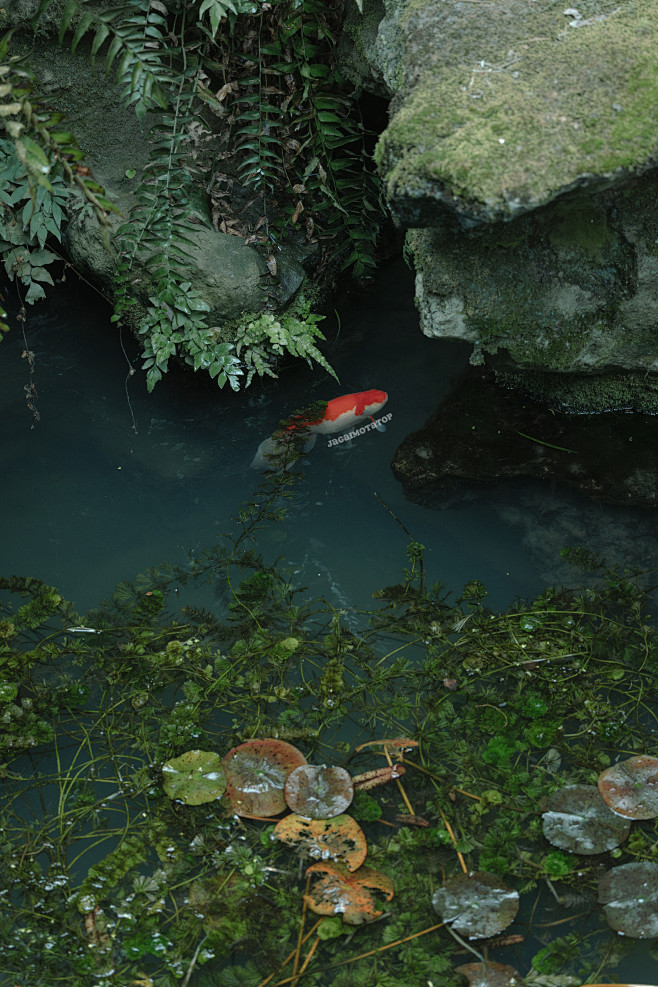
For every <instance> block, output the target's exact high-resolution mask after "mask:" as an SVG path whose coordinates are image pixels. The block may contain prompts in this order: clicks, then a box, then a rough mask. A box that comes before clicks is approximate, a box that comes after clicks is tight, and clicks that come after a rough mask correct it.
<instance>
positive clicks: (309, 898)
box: [304, 861, 393, 925]
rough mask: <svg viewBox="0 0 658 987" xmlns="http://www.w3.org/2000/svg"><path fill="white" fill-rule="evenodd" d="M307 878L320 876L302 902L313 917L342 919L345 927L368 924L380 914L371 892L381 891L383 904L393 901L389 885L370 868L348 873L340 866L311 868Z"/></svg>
mask: <svg viewBox="0 0 658 987" xmlns="http://www.w3.org/2000/svg"><path fill="white" fill-rule="evenodd" d="M306 873H307V874H323V875H324V876H323V877H321V878H320V880H319V881H316V882H315V884H314V885H313V887H312V888H311V891H310V893H309V894H305V895H304V901H305V902H306V904H307V905H308V907H309V908H310V909H311V911H313V912H315V913H316V914H317V915H342V917H343V922H345V923H347V925H361V924H362V923H363V922H372V921H373V919H376V918H379V916H380V915H381V914H382V913H381V911H380V910H379V909H378V908H377V906H376V904H375V900H374V898H373V896H372V894H371V891H381V892H382V893H383V894H384V895H385V896H386V900H387V901H390V900H391V898H392V897H393V881H392V880H391V879H390V877H387V876H386V874H382V873H381V871H378V870H375V869H374V867H359V869H358V870H356V871H354V872H352V873H350V871H349V870H348V869H347V868H346V867H343V865H342V864H340V863H337V862H336V863H333V862H329V861H327V862H324V863H320V864H312V865H311V866H310V867H309V868H308V870H307V871H306Z"/></svg>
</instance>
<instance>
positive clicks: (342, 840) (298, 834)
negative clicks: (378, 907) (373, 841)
mask: <svg viewBox="0 0 658 987" xmlns="http://www.w3.org/2000/svg"><path fill="white" fill-rule="evenodd" d="M272 835H273V836H274V837H275V839H277V840H281V842H282V843H286V844H287V845H288V846H291V847H294V849H296V850H298V851H300V852H304V853H307V854H308V855H309V857H313V859H314V860H336V861H341V862H342V863H343V864H344V865H345V867H346V869H347V870H348V871H355V870H356V869H357V868H358V867H360V866H361V864H362V863H363V861H364V860H365V859H366V854H367V852H368V845H367V843H366V838H365V834H364V832H363V830H362V829H361V827H360V826H359V824H358V823H357V822H356V820H355V819H353V818H352V816H348V815H340V816H334V817H333V819H309V818H307V817H306V816H299V815H297V814H296V813H294V812H293V813H292V814H291V815H289V816H286V817H285V818H284V819H281V820H280V821H279V822H278V823H277V824H276V826H275V827H274V831H273V833H272Z"/></svg>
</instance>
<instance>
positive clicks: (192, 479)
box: [0, 262, 658, 610]
mask: <svg viewBox="0 0 658 987" xmlns="http://www.w3.org/2000/svg"><path fill="white" fill-rule="evenodd" d="M337 310H338V314H339V318H337V317H336V315H335V314H331V315H329V316H328V317H327V319H326V320H325V322H324V323H323V324H322V328H323V329H324V332H325V335H326V337H327V344H326V347H325V352H326V355H327V357H328V359H329V361H330V362H331V363H332V365H333V366H334V367H335V368H336V370H337V372H338V374H339V377H340V381H341V383H340V385H337V384H336V383H335V381H333V380H332V379H330V378H328V377H327V376H326V375H325V374H324V373H323V372H322V371H319V372H318V371H311V370H310V369H308V368H306V366H304V365H302V366H301V367H299V366H296V367H288V368H284V370H283V371H282V372H281V376H280V378H279V379H278V380H270V379H266V380H265V381H263V382H260V381H256V382H254V383H253V384H252V385H251V387H250V388H249V389H248V390H247V391H245V392H241V393H239V394H234V393H232V392H230V391H228V390H225V391H220V390H219V389H218V388H217V387H216V386H215V385H214V384H213V383H211V382H209V381H206V380H203V379H202V378H201V377H200V375H192V374H187V373H184V372H182V371H180V370H176V369H173V370H172V371H171V372H170V373H169V374H168V375H167V377H166V378H165V380H164V381H163V382H162V383H160V384H159V385H158V386H157V387H156V389H155V391H154V393H153V394H151V395H149V394H147V392H146V389H145V386H144V380H143V376H142V374H141V372H140V371H139V369H138V368H139V364H140V361H139V357H138V349H137V346H136V344H135V342H134V340H133V339H132V337H131V336H130V334H129V333H128V332H126V331H124V332H123V339H120V338H119V331H118V330H117V328H116V327H115V326H113V325H111V324H110V322H109V313H108V311H107V310H106V309H105V308H104V307H103V306H102V305H100V304H99V303H98V299H97V296H95V295H93V294H91V293H86V294H81V293H78V294H77V295H76V301H75V303H74V302H73V300H72V299H68V303H67V304H66V306H65V307H64V306H63V305H62V304H61V303H60V304H59V306H58V307H56V308H53V309H50V308H48V307H46V306H41V307H40V308H39V309H37V310H34V311H32V310H31V311H30V312H29V313H28V324H27V343H28V345H29V347H30V348H31V349H32V350H34V352H35V355H36V367H35V382H36V386H37V390H38V395H39V397H38V408H39V412H40V415H41V420H40V422H39V423H38V424H37V425H36V427H35V428H33V429H32V428H31V414H30V412H29V410H28V409H27V408H26V405H25V394H24V386H25V384H26V383H27V375H28V368H27V362H26V360H24V359H21V353H22V351H23V349H24V341H23V338H22V334H21V331H20V329H19V328H16V327H14V328H12V331H11V332H10V333H9V334H8V336H7V338H6V340H5V341H4V343H3V347H2V363H1V369H0V373H2V378H3V385H2V389H1V391H0V394H1V398H0V401H1V402H2V414H3V442H4V457H3V458H4V469H3V476H4V482H3V484H2V487H1V489H0V510H1V511H2V516H3V518H4V519H5V525H4V529H5V532H4V537H3V540H2V544H1V546H0V571H2V572H5V573H22V574H34V575H38V576H39V577H40V578H42V579H44V580H45V581H46V582H48V583H51V584H54V585H56V586H58V587H59V588H60V589H61V590H62V592H63V593H64V594H65V595H66V596H67V597H69V598H70V599H73V600H74V601H75V602H76V604H77V606H78V608H79V609H80V610H84V609H85V608H87V607H88V606H92V605H94V604H95V603H96V602H97V601H98V599H99V598H100V597H101V596H104V595H107V594H108V593H110V592H111V590H112V588H113V587H114V585H115V584H116V583H117V582H118V581H119V580H121V579H125V578H132V576H133V575H134V574H135V573H137V572H139V571H142V570H144V569H145V568H146V567H148V566H152V565H156V564H158V563H160V562H162V561H164V560H169V561H174V562H182V561H184V559H185V558H186V556H187V553H188V552H190V551H191V552H193V553H194V552H195V551H199V550H201V549H202V548H203V547H205V546H207V545H211V544H213V543H214V542H216V541H217V539H218V536H219V535H220V534H221V533H222V532H223V531H225V530H226V529H227V527H228V526H229V525H230V521H229V519H230V517H231V516H232V515H234V514H235V512H236V511H237V509H238V507H239V505H240V504H241V503H242V502H243V501H245V500H247V499H249V497H250V496H251V494H252V493H253V491H254V489H255V487H256V485H257V483H258V475H257V474H256V473H255V472H254V471H252V470H250V469H249V463H250V461H251V459H252V457H253V455H254V452H255V450H256V447H257V446H258V444H259V442H260V441H261V440H262V439H263V438H265V437H266V436H267V435H268V434H270V433H271V432H272V430H273V429H274V428H275V427H276V424H277V422H278V421H279V420H280V419H281V418H282V417H284V416H285V415H287V414H289V413H290V411H292V410H293V409H295V408H298V407H301V406H303V405H305V404H308V403H309V402H310V401H313V400H320V399H329V398H332V397H334V396H336V395H337V394H340V393H346V392H351V391H359V390H364V389H367V388H371V387H376V388H382V389H384V390H386V391H387V392H388V394H389V402H388V405H387V408H386V410H387V411H388V412H390V413H391V415H392V418H391V420H390V421H389V423H388V425H387V430H386V432H384V433H380V432H377V431H374V430H373V431H370V432H368V433H367V434H365V435H363V436H361V437H359V438H358V439H355V440H353V441H352V444H351V446H349V447H345V446H344V445H341V446H338V447H332V448H329V447H328V445H327V441H326V440H325V438H324V437H320V440H319V441H318V443H317V444H316V447H315V449H314V450H313V451H312V452H311V453H310V455H309V458H308V461H307V462H306V464H305V465H304V468H303V469H304V478H303V480H302V481H301V482H300V484H299V485H298V486H297V488H296V490H295V493H294V497H293V501H292V507H291V512H290V516H289V518H288V520H287V521H286V522H284V523H282V524H280V525H277V526H276V527H274V528H272V529H270V530H268V531H266V532H264V533H263V535H262V541H261V545H260V548H261V549H262V550H263V551H264V553H265V555H266V557H276V556H282V557H283V559H284V560H285V561H286V562H287V563H289V564H290V566H291V568H292V569H293V570H294V571H295V572H296V573H297V579H298V580H300V581H301V582H302V583H303V584H305V585H307V586H308V587H309V591H310V592H311V593H312V594H323V595H325V596H326V597H327V599H329V600H330V601H331V602H333V603H335V604H336V605H337V606H340V607H349V606H352V607H358V608H360V607H365V606H368V604H369V601H370V595H371V592H372V590H373V589H375V588H377V587H379V586H382V585H385V584H387V583H390V582H393V581H396V580H397V578H398V576H399V572H400V568H401V566H402V564H403V562H404V549H405V545H406V542H407V538H406V535H405V534H404V532H403V531H402V530H401V528H400V527H398V526H397V525H396V524H395V522H394V521H393V519H392V518H391V516H390V515H389V514H388V513H387V512H386V511H385V510H384V509H383V507H382V506H381V505H380V504H379V502H378V501H377V500H376V498H375V496H374V494H375V492H377V493H378V494H379V495H380V497H381V498H382V499H383V500H384V502H385V503H386V504H387V505H388V506H389V507H390V508H391V510H392V511H393V512H395V514H397V515H398V517H400V518H401V519H402V520H403V522H404V524H405V525H406V527H407V528H408V529H409V530H410V531H411V533H412V534H413V536H414V537H415V538H416V539H417V540H418V541H420V542H421V543H422V544H424V545H425V546H426V548H427V566H428V570H429V573H430V576H431V578H432V579H433V580H440V581H442V582H443V583H445V584H446V585H447V586H448V587H449V588H450V589H452V590H454V591H456V592H458V591H459V590H460V589H461V587H462V585H463V584H464V582H466V581H467V580H469V579H473V578H477V579H480V580H481V581H482V582H484V583H485V584H486V585H487V587H488V588H489V591H490V602H491V603H492V605H494V606H504V605H505V604H506V603H508V602H509V601H510V600H511V599H513V598H514V597H516V596H527V595H529V594H532V593H534V592H537V591H539V590H541V588H542V587H543V586H544V585H546V584H547V583H554V582H565V583H566V582H569V581H571V582H575V581H578V580H579V578H580V574H578V573H574V572H573V571H572V570H571V569H570V568H568V567H567V566H566V564H565V563H562V562H561V561H560V558H559V552H560V549H561V548H562V547H563V545H565V544H579V543H585V544H587V545H588V546H589V547H593V548H595V549H597V550H598V551H600V552H601V553H602V554H604V555H606V558H607V561H608V562H609V563H614V562H618V561H629V562H637V563H640V564H652V563H653V564H655V562H656V559H658V549H657V546H656V539H655V538H654V537H653V534H652V525H651V517H650V515H649V514H648V513H644V512H642V511H631V510H623V509H615V508H608V507H602V506H600V505H596V504H593V503H590V502H588V501H586V500H584V499H583V498H581V497H580V496H578V495H577V494H574V493H569V492H565V491H561V490H557V489H551V488H549V487H547V486H544V487H542V486H541V485H539V484H534V483H530V482H519V483H510V484H508V485H506V486H501V487H498V488H495V489H493V488H492V490H491V491H488V492H487V493H486V494H485V495H484V496H483V495H482V494H481V493H479V494H478V495H477V496H471V495H470V494H469V492H468V491H465V492H463V493H460V495H459V496H457V497H454V498H452V500H451V501H450V504H449V509H447V510H442V511H436V510H430V509H427V506H423V505H421V504H414V503H410V502H408V501H406V500H405V499H404V497H403V495H402V489H401V486H400V484H399V483H398V482H397V481H396V480H395V478H394V477H393V474H392V472H391V470H390V461H391V459H392V456H393V454H394V452H395V450H396V448H397V446H398V445H399V443H400V442H401V441H402V440H403V438H404V437H405V436H406V435H407V434H408V433H409V432H410V431H412V430H414V429H417V428H418V427H420V426H421V425H422V424H423V422H424V421H425V420H426V418H427V417H428V416H429V415H430V413H431V412H432V411H433V410H434V409H435V407H436V405H437V403H438V402H439V401H440V400H441V398H442V397H443V396H444V395H445V394H446V393H447V391H448V388H449V386H450V383H451V381H452V380H453V379H454V378H455V377H456V376H458V375H459V374H460V373H461V372H462V370H463V369H464V367H465V366H466V365H467V361H468V355H469V347H468V346H467V345H465V344H460V343H447V342H437V341H433V340H429V339H426V338H425V337H424V336H423V335H422V334H421V333H420V331H419V327H418V318H417V315H416V312H415V309H414V307H413V279H412V276H411V273H410V272H409V271H408V270H407V269H406V268H405V267H404V265H403V264H402V263H401V262H395V263H393V264H389V265H388V266H387V267H385V268H384V269H383V270H382V272H381V273H380V275H379V277H378V279H377V281H376V282H375V284H374V286H373V287H372V288H371V289H370V290H368V291H366V292H357V291H345V292H344V293H343V295H342V296H341V298H340V299H339V302H338V309H337ZM125 354H127V357H128V359H127V357H126V355H125ZM129 360H130V361H132V364H133V366H134V367H135V368H137V373H135V374H134V375H133V376H130V377H128V371H129ZM133 421H134V425H135V428H133ZM428 506H429V505H428ZM638 531H639V532H641V533H642V537H641V539H640V540H638Z"/></svg>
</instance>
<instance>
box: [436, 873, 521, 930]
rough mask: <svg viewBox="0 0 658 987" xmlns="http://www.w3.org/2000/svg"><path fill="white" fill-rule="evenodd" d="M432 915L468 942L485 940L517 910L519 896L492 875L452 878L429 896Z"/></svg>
mask: <svg viewBox="0 0 658 987" xmlns="http://www.w3.org/2000/svg"><path fill="white" fill-rule="evenodd" d="M432 905H433V907H434V911H435V912H436V913H437V914H438V915H440V916H441V918H442V919H443V921H444V922H451V923H452V927H453V929H454V930H455V932H459V933H460V934H461V935H464V936H468V938H469V939H487V938H488V937H489V936H495V935H497V934H498V933H499V932H502V930H503V929H506V928H507V926H508V925H510V924H511V923H512V922H513V921H514V919H515V918H516V913H517V912H518V910H519V895H518V892H517V891H512V889H511V888H508V887H506V886H505V885H504V884H503V883H502V882H501V880H500V878H499V877H498V876H497V875H496V874H489V873H487V872H486V871H476V872H475V873H473V874H455V875H454V876H453V877H449V878H448V880H447V881H446V882H445V884H444V885H443V887H440V888H437V890H436V891H435V892H434V894H433V896H432Z"/></svg>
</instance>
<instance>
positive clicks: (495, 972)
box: [455, 960, 523, 987]
mask: <svg viewBox="0 0 658 987" xmlns="http://www.w3.org/2000/svg"><path fill="white" fill-rule="evenodd" d="M455 973H462V974H463V975H464V976H465V977H466V979H467V980H468V983H469V987H523V978H522V977H521V974H520V973H519V971H518V970H515V969H514V967H513V966H508V965H507V964H506V963H494V962H493V961H492V960H488V961H487V963H462V965H461V966H456V967H455Z"/></svg>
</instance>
